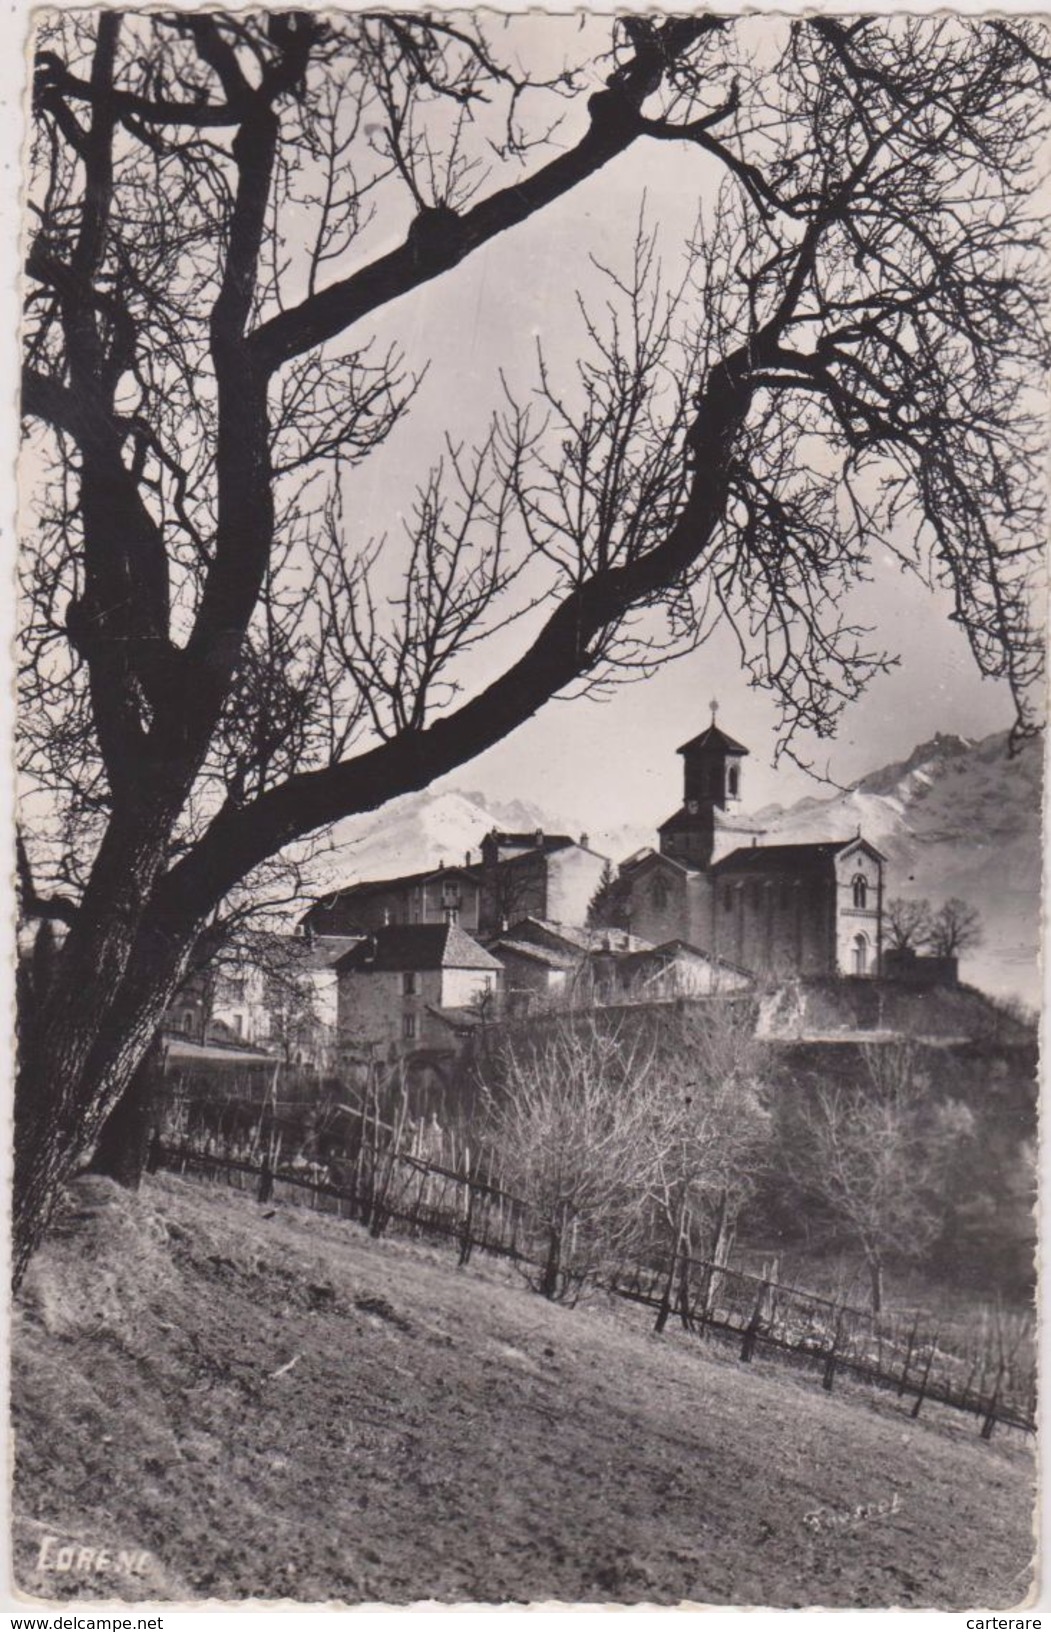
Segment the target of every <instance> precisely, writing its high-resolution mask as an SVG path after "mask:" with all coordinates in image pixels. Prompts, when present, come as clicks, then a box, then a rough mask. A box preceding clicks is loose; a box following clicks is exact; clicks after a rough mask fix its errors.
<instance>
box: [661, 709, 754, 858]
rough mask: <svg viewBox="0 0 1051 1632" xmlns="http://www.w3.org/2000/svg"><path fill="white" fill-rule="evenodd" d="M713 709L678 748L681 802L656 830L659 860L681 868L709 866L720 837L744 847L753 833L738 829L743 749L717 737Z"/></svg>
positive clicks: (742, 827) (747, 828)
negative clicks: (697, 733)
mask: <svg viewBox="0 0 1051 1632" xmlns="http://www.w3.org/2000/svg"><path fill="white" fill-rule="evenodd" d="M717 712H718V704H717V703H714V702H713V703H712V723H711V725H710V726H709V727H708V729H707V730H706V731H702V732H701V734H700V736H699V737H693V738H692V739H691V740H690V741H689V742H684V743H683V745H682V747H681V748H680V749H679V750H678V752H679V753H680V754H681V755H682V759H683V802H682V806H681V808H680V809H679V810H677V811H676V812H675V815H674V816H671V817H669V819H668V821H666V822H665V823H664V824H663V826H662V827H661V829H660V846H661V854H662V855H664V856H669V857H670V858H671V859H672V860H673V861H678V862H681V863H682V865H683V866H686V867H699V868H703V869H706V868H708V867H710V866H711V864H712V861H713V860H714V859H717V858H716V857H715V854H714V852H715V849H716V845H717V841H718V837H719V835H720V833H724V832H725V833H726V834H727V836H728V837H729V836H730V835H731V834H732V835H733V839H734V842H735V843H736V844H741V843H747V842H749V839H750V837H751V835H752V832H753V829H752V827H751V825H750V824H748V823H742V824H740V825H738V823H737V821H735V816H736V813H737V812H738V811H739V810H740V808H741V782H742V763H743V761H744V759H745V758H746V757H747V754H748V749H747V748H745V747H743V746H742V744H741V743H739V742H735V741H734V739H733V737H728V736H727V735H726V732H725V731H720V729H719V727H718V726H717V725H716V723H715V717H716V714H717Z"/></svg>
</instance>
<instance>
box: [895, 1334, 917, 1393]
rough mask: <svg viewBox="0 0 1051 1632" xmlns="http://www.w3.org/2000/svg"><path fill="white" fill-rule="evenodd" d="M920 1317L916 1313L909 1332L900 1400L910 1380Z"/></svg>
mask: <svg viewBox="0 0 1051 1632" xmlns="http://www.w3.org/2000/svg"><path fill="white" fill-rule="evenodd" d="M919 1319H920V1317H919V1316H918V1315H916V1316H915V1317H914V1318H913V1322H912V1331H911V1332H910V1333H909V1346H908V1348H907V1349H906V1350H905V1364H904V1366H903V1367H902V1372H901V1381H900V1382H899V1383H898V1398H899V1400H900V1399H901V1396H902V1395H903V1394H904V1392H905V1388H906V1385H907V1383H908V1381H909V1367H910V1366H911V1364H912V1351H913V1349H914V1348H915V1347H916V1334H917V1330H918V1328H919Z"/></svg>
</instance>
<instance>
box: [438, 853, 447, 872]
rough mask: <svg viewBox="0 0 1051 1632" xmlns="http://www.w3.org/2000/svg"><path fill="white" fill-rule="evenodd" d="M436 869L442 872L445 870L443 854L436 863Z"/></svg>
mask: <svg viewBox="0 0 1051 1632" xmlns="http://www.w3.org/2000/svg"><path fill="white" fill-rule="evenodd" d="M438 871H439V872H440V873H444V871H445V857H444V856H443V857H442V859H441V861H439V863H438Z"/></svg>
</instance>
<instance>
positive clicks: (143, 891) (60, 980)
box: [12, 817, 196, 1286]
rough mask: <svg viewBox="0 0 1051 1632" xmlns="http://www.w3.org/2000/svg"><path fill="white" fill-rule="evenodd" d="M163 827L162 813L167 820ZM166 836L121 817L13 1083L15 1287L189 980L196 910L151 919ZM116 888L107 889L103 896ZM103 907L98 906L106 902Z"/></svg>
mask: <svg viewBox="0 0 1051 1632" xmlns="http://www.w3.org/2000/svg"><path fill="white" fill-rule="evenodd" d="M158 825H159V823H158ZM165 841H166V835H164V840H162V841H161V842H158V834H157V831H156V828H155V827H154V826H153V824H152V823H142V824H141V825H140V826H139V829H138V831H135V830H134V828H132V827H131V824H129V823H127V822H124V821H121V820H120V819H119V818H117V817H115V818H114V821H113V823H112V824H111V829H110V833H109V834H107V836H106V838H105V839H104V840H103V846H102V850H101V851H100V854H99V860H98V862H97V863H96V866H95V868H94V870H93V874H92V879H91V882H90V884H89V887H88V891H87V892H86V894H85V898H84V905H83V907H82V910H81V915H80V917H79V919H78V922H77V923H76V924H75V925H74V927H73V929H72V930H71V931H70V934H69V937H68V939H67V941H66V944H65V946H64V947H63V951H62V957H61V961H60V967H59V971H58V975H57V979H56V980H55V983H54V986H53V988H52V990H51V992H50V993H49V995H48V1000H47V1002H46V1004H45V1005H44V1006H43V1008H42V1009H41V1010H40V1011H39V1013H38V1014H37V1015H36V1016H35V1017H34V1023H33V1024H32V1026H31V1029H30V1030H29V1033H28V1035H23V1036H22V1037H21V1038H20V1043H21V1050H20V1060H19V1071H18V1078H17V1082H16V1086H15V1161H14V1208H13V1226H12V1227H13V1266H12V1267H13V1278H14V1283H15V1285H16V1286H17V1285H18V1284H19V1282H20V1281H21V1278H22V1275H23V1274H24V1272H25V1269H26V1265H27V1264H28V1262H29V1259H30V1257H31V1256H32V1253H33V1252H34V1250H35V1249H36V1247H37V1245H38V1244H39V1242H40V1239H41V1237H42V1235H43V1234H44V1231H45V1230H46V1228H47V1225H48V1222H49V1220H50V1218H51V1215H52V1212H53V1210H54V1207H55V1204H56V1201H57V1200H58V1196H59V1193H60V1190H61V1186H62V1184H63V1183H64V1181H65V1180H66V1179H67V1178H68V1177H69V1174H70V1172H71V1170H72V1169H73V1167H74V1166H75V1165H76V1163H77V1162H78V1161H79V1160H80V1159H81V1158H82V1157H83V1156H84V1154H85V1152H86V1151H87V1150H88V1149H89V1148H90V1147H91V1145H92V1144H93V1143H94V1141H95V1139H96V1138H97V1136H98V1134H99V1130H100V1128H101V1126H102V1124H103V1122H104V1121H105V1119H106V1117H107V1115H108V1114H109V1112H110V1111H111V1110H112V1109H113V1107H114V1106H115V1104H116V1103H117V1101H118V1099H119V1098H120V1097H121V1095H122V1094H123V1093H124V1091H125V1089H126V1088H127V1087H128V1085H129V1083H130V1082H131V1080H132V1078H133V1077H134V1075H135V1073H136V1071H137V1069H138V1067H139V1064H140V1062H141V1061H142V1059H143V1057H144V1055H145V1054H146V1051H147V1050H148V1048H149V1046H150V1043H151V1041H152V1040H153V1038H154V1036H155V1034H156V1032H157V1028H158V1026H159V1025H160V1022H161V1020H162V1018H163V1016H164V1012H165V1010H166V1008H167V1006H168V1003H169V1001H170V999H171V997H172V995H173V993H174V991H175V990H176V988H177V986H178V984H179V981H180V980H181V978H182V974H183V970H184V968H185V966H186V962H187V960H188V958H189V955H190V952H191V950H192V947H193V943H194V939H195V931H196V925H195V924H194V923H192V922H191V921H189V919H188V917H187V918H184V919H183V920H182V921H181V922H177V923H176V922H168V923H164V924H161V923H159V922H157V921H153V920H151V919H150V917H149V914H148V902H149V895H150V890H151V888H152V886H153V884H154V882H155V879H156V877H157V874H158V872H159V870H160V866H161V862H162V858H163V856H164V854H165V849H166V842H165ZM107 891H108V894H109V899H108V901H107V899H106V893H107ZM100 908H101V910H100Z"/></svg>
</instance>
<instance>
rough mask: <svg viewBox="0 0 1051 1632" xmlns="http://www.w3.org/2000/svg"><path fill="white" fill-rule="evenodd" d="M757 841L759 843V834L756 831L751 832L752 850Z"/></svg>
mask: <svg viewBox="0 0 1051 1632" xmlns="http://www.w3.org/2000/svg"><path fill="white" fill-rule="evenodd" d="M758 843H759V835H758V833H753V834H752V849H753V850H754V849H755V848H756V846H757V845H758Z"/></svg>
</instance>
